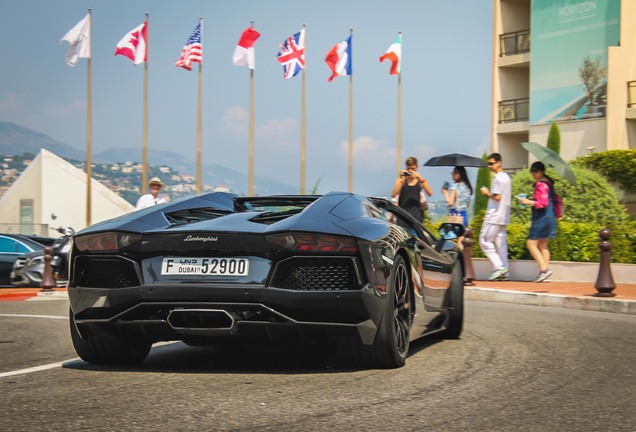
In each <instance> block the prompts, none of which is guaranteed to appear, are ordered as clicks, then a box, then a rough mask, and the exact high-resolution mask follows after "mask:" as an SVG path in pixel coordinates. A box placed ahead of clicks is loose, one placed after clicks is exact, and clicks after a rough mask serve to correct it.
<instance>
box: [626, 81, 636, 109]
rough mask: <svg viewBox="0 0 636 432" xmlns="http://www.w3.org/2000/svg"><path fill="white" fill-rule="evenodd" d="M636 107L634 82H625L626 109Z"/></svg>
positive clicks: (635, 83)
mask: <svg viewBox="0 0 636 432" xmlns="http://www.w3.org/2000/svg"><path fill="white" fill-rule="evenodd" d="M634 106H636V81H627V108H632V107H634Z"/></svg>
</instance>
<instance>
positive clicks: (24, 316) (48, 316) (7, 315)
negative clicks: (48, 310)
mask: <svg viewBox="0 0 636 432" xmlns="http://www.w3.org/2000/svg"><path fill="white" fill-rule="evenodd" d="M0 317H12V318H47V319H63V320H68V317H67V316H58V315H26V314H0Z"/></svg>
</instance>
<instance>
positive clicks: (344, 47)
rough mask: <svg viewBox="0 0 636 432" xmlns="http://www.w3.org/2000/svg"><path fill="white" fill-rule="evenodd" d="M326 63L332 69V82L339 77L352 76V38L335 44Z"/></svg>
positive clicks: (330, 78) (330, 79)
mask: <svg viewBox="0 0 636 432" xmlns="http://www.w3.org/2000/svg"><path fill="white" fill-rule="evenodd" d="M325 61H326V62H327V66H329V69H331V76H330V77H329V81H330V82H331V81H332V80H333V79H334V78H335V77H337V76H344V75H351V36H349V37H348V38H347V39H345V40H343V41H342V42H340V43H337V44H335V45H334V46H333V48H331V51H329V53H328V54H327V57H325Z"/></svg>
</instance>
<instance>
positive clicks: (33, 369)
mask: <svg viewBox="0 0 636 432" xmlns="http://www.w3.org/2000/svg"><path fill="white" fill-rule="evenodd" d="M76 363H84V362H83V360H81V359H79V358H72V359H68V360H64V361H61V362H57V363H51V364H47V365H42V366H34V367H30V368H26V369H19V370H14V371H11V372H2V373H0V378H4V377H10V376H14V375H24V374H28V373H32V372H40V371H43V370H48V369H55V368H59V367H62V366H70V365H73V364H76Z"/></svg>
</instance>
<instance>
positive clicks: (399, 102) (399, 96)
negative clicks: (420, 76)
mask: <svg viewBox="0 0 636 432" xmlns="http://www.w3.org/2000/svg"><path fill="white" fill-rule="evenodd" d="M398 34H399V35H402V32H399V33H398ZM401 40H402V39H401V38H400V41H401ZM397 105H398V107H397V113H398V115H397V172H398V174H399V173H400V167H401V163H402V69H401V68H400V71H399V72H398V94H397Z"/></svg>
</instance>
